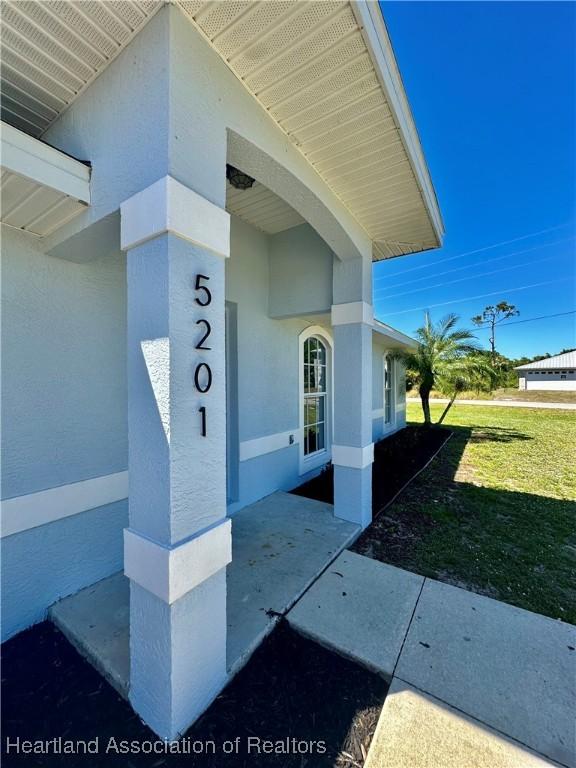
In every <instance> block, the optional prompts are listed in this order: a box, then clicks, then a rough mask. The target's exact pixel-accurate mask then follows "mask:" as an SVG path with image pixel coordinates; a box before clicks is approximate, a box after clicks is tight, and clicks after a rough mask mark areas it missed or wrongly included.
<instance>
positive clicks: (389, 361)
mask: <svg viewBox="0 0 576 768" xmlns="http://www.w3.org/2000/svg"><path fill="white" fill-rule="evenodd" d="M386 368H388V378H389V387H387V386H386ZM395 387H396V366H395V365H394V359H393V358H392V357H391V355H390V353H389V352H385V353H384V354H383V356H382V422H383V424H384V430H385V431H387V430H389V429H394V426H395V425H396V398H395ZM387 391H388V392H389V398H387V397H386V392H387ZM387 406H390V418H389V420H388V421H386V410H387Z"/></svg>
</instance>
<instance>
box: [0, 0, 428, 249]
mask: <svg viewBox="0 0 576 768" xmlns="http://www.w3.org/2000/svg"><path fill="white" fill-rule="evenodd" d="M165 4H166V3H165V2H161V1H159V2H154V1H153V0H133V2H130V3H128V2H126V3H103V2H101V3H78V2H69V3H46V2H43V1H42V0H28V2H26V3H21V2H17V1H16V0H5V2H4V3H3V12H2V17H3V31H2V36H1V43H2V53H1V55H2V60H3V74H2V92H3V100H2V108H3V115H4V119H5V120H7V121H8V122H10V123H11V124H12V125H15V126H18V127H21V128H24V130H26V132H27V133H30V134H33V135H41V134H42V133H43V131H44V130H46V128H47V127H48V126H49V125H50V124H51V123H52V122H53V121H54V120H56V119H57V118H58V116H59V115H60V114H61V113H62V112H63V111H64V110H65V109H66V108H67V107H68V106H69V105H70V104H71V103H73V101H74V100H75V99H76V98H77V97H78V95H79V94H80V93H82V92H83V91H84V90H85V89H86V88H87V87H88V86H89V85H90V83H91V82H92V81H93V80H94V79H95V78H96V77H97V76H98V75H99V74H100V73H101V72H102V70H103V69H104V68H105V67H106V66H108V64H109V63H110V61H112V60H113V59H114V58H115V57H116V56H117V55H118V53H119V52H120V51H121V50H122V49H123V48H124V47H125V46H126V45H127V44H128V43H129V42H130V40H131V39H132V38H133V37H134V35H136V34H137V33H138V32H139V31H140V29H142V27H143V26H144V25H145V24H146V23H148V21H149V20H150V18H151V17H152V16H153V15H154V13H155V12H156V11H157V10H158V9H159V8H160V7H161V6H162V5H165ZM172 4H174V5H176V6H177V7H179V8H180V9H181V10H182V12H183V13H184V14H185V15H186V17H187V18H188V19H189V20H190V21H191V23H192V24H193V25H194V26H195V27H196V29H197V30H198V31H199V33H200V34H201V35H202V36H203V37H204V39H205V40H207V41H208V42H209V44H210V45H211V46H212V48H213V49H214V50H215V51H216V53H217V54H218V55H219V56H220V57H221V58H222V59H223V60H224V61H225V63H226V65H227V66H228V67H229V68H230V70H231V71H232V72H233V73H234V74H235V76H236V77H237V78H238V79H239V80H240V81H241V83H242V84H243V86H244V87H245V88H246V89H247V90H248V91H249V92H250V93H251V94H252V95H253V97H254V98H255V99H256V100H257V101H258V103H259V104H260V105H261V107H262V108H263V109H264V110H266V112H267V114H268V115H269V116H270V118H271V119H273V120H274V121H275V122H276V124H277V125H278V127H279V128H280V129H281V130H282V131H283V132H284V134H285V135H286V136H287V137H288V139H289V140H290V142H291V143H292V144H293V145H294V146H295V147H296V148H297V149H298V150H299V151H300V152H301V153H302V154H303V155H304V156H305V157H306V159H307V161H308V162H309V163H310V165H311V166H312V167H313V168H314V169H315V171H316V172H317V173H318V174H319V176H320V177H321V178H322V180H323V181H324V183H325V184H326V185H327V187H328V188H329V189H330V190H331V191H332V192H333V194H334V195H335V196H336V197H337V198H338V199H339V200H340V201H341V202H342V204H343V205H344V206H345V207H346V208H347V209H348V211H349V213H350V214H351V216H352V217H353V218H354V219H355V220H356V221H357V222H358V223H359V224H360V225H361V227H362V228H363V229H364V230H365V232H366V234H367V235H368V237H369V238H370V240H371V241H372V242H373V257H374V259H383V258H390V257H393V256H398V255H401V254H405V253H414V252H417V251H423V250H428V249H431V248H436V247H438V246H439V245H440V244H441V239H442V234H443V225H442V219H441V215H440V211H439V208H438V203H437V201H436V196H435V194H434V189H433V187H432V183H431V180H430V175H429V173H428V169H427V167H426V162H425V160H424V155H423V152H422V148H421V145H420V141H419V138H418V134H417V131H416V128H415V125H414V120H413V118H412V115H411V112H410V107H409V105H408V100H407V97H406V94H405V91H404V87H403V84H402V80H401V78H400V74H399V71H398V67H397V65H396V60H395V58H394V53H393V50H392V46H391V44H390V40H389V37H388V34H387V32H386V27H385V24H384V20H383V18H382V15H381V11H380V8H379V5H378V3H376V2H364V1H362V2H355V1H354V2H350V1H348V0H321V1H319V0H310V1H309V2H298V0H291V1H290V0H289V1H288V2H286V0H267V2H264V3H263V2H203V1H202V0H172Z"/></svg>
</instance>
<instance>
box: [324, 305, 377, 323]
mask: <svg viewBox="0 0 576 768" xmlns="http://www.w3.org/2000/svg"><path fill="white" fill-rule="evenodd" d="M331 315H332V325H350V324H351V323H365V324H366V325H370V326H371V325H374V308H373V306H372V304H368V302H366V301H350V302H347V303H346V304H332V313H331Z"/></svg>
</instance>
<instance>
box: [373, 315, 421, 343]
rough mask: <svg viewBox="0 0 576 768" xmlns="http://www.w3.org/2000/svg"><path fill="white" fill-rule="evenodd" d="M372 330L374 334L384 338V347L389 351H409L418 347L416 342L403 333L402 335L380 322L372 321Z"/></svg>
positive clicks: (400, 332)
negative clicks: (389, 349)
mask: <svg viewBox="0 0 576 768" xmlns="http://www.w3.org/2000/svg"><path fill="white" fill-rule="evenodd" d="M373 329H374V333H377V334H378V335H379V336H382V337H384V339H385V344H386V346H388V347H389V348H391V349H406V350H410V349H416V347H417V346H418V342H417V341H416V340H415V339H413V338H412V337H411V336H407V335H406V334H405V333H402V331H398V330H396V328H392V326H390V325H386V323H381V322H380V320H376V319H374V325H373Z"/></svg>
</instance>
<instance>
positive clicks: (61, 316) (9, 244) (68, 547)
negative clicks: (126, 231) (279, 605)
mask: <svg viewBox="0 0 576 768" xmlns="http://www.w3.org/2000/svg"><path fill="white" fill-rule="evenodd" d="M125 293H126V278H125V260H124V257H123V256H122V254H121V253H120V252H118V253H117V254H116V255H114V256H111V255H108V256H107V257H106V258H104V259H100V260H96V261H91V262H88V263H84V264H77V263H70V262H66V261H62V260H60V259H55V258H52V257H50V256H47V255H45V254H44V253H43V252H42V250H41V247H40V244H39V242H38V240H36V239H35V238H33V237H31V236H30V235H26V234H24V233H19V232H17V231H15V230H11V229H9V228H6V227H3V228H2V473H1V474H2V498H3V499H9V498H13V497H17V496H23V495H27V494H31V493H35V492H37V491H42V490H45V489H48V488H55V487H58V486H62V485H67V484H69V483H76V482H78V481H81V480H87V479H90V478H94V477H100V476H103V475H108V474H113V473H116V472H121V471H124V470H125V469H126V467H127V427H126V310H125V307H126V298H125ZM126 524H127V502H126V501H120V502H116V503H114V504H108V505H106V506H104V507H99V508H97V509H93V510H89V511H86V512H81V513H79V514H77V515H74V516H72V517H69V518H65V519H63V520H56V521H54V522H51V523H48V524H46V525H42V526H40V527H38V528H32V529H30V530H26V531H23V532H21V533H17V534H14V535H12V536H7V537H4V538H3V539H2V541H1V554H2V638H3V639H6V638H7V637H9V636H11V635H12V634H14V633H15V632H18V631H20V630H21V629H24V628H25V627H27V626H29V625H30V624H33V623H35V622H37V621H41V620H42V619H43V618H44V617H45V615H46V609H47V608H48V607H49V606H50V605H51V604H52V603H53V602H54V601H56V600H58V599H59V598H60V597H63V596H65V595H68V594H72V593H74V592H76V591H77V590H79V589H81V588H83V587H85V586H87V585H89V584H91V583H93V582H94V581H98V580H99V579H102V578H105V577H106V576H108V575H110V574H111V573H114V572H115V571H117V570H119V569H121V567H122V529H123V527H125V526H126Z"/></svg>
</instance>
